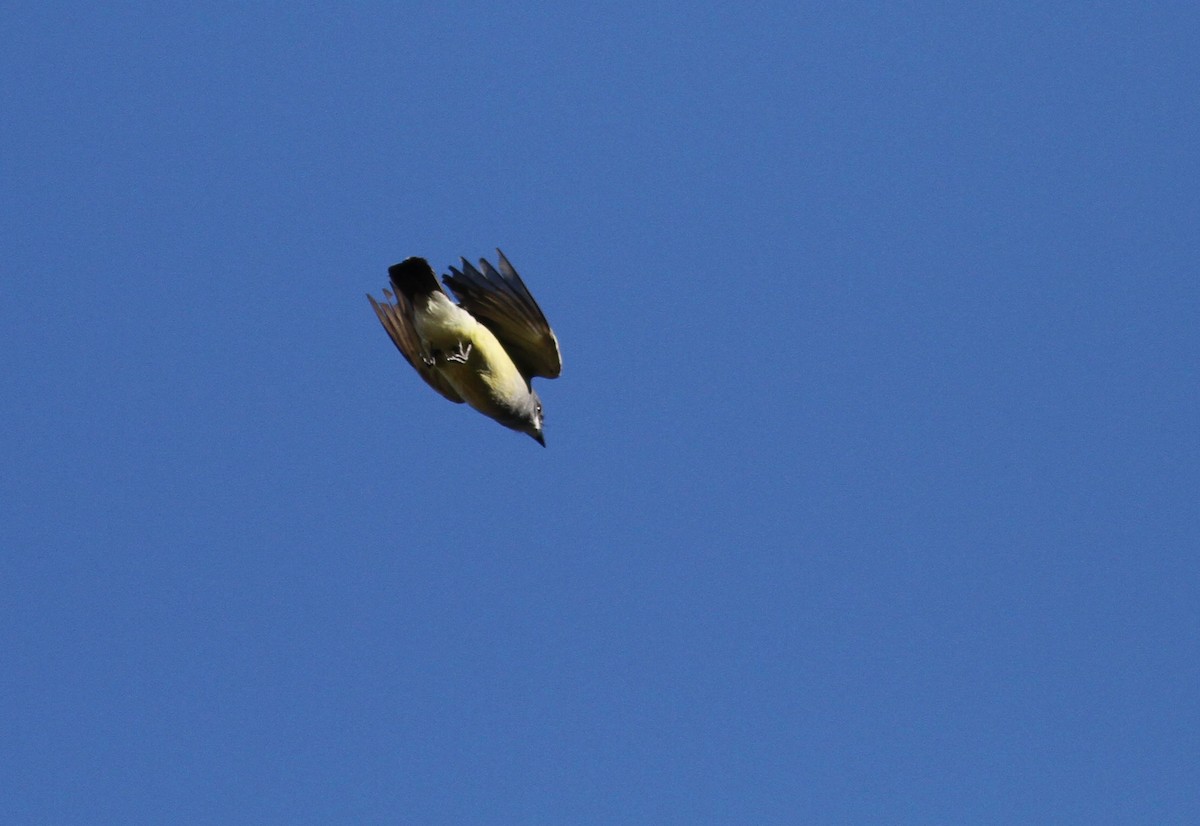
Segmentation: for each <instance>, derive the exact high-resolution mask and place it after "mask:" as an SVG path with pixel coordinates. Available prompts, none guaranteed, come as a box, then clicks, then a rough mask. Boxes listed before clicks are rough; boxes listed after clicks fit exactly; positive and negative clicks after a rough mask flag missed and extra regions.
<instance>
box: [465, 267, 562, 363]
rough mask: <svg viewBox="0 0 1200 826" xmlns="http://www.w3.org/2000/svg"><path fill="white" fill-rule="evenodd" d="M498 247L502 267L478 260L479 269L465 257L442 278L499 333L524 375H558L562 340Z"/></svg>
mask: <svg viewBox="0 0 1200 826" xmlns="http://www.w3.org/2000/svg"><path fill="white" fill-rule="evenodd" d="M496 252H497V254H499V256H500V271H499V272H497V271H496V270H495V268H493V267H492V265H491V264H489V263H488V262H487V261H486V260H484V259H480V260H479V265H480V267H482V268H483V272H480V271H479V270H477V269H475V268H474V267H473V266H471V264H470V263H469V262H468V261H467V259H465V258H464V259H462V271H461V272H460V271H459V270H456V269H455V268H454V267H451V268H450V273H451V274H450V275H446V276H443V277H442V280H443V281H445V282H446V286H448V287H449V288H450V290H451V291H452V292H453V293H454V295H455V296H457V297H458V300H459V301H460V302H462V306H463V307H464V308H465V309H466V310H467V312H469V313H470V314H471V315H473V316H475V318H477V319H478V320H479V321H480V322H482V323H483V324H484V325H485V326H486V327H487V328H488V329H489V330H491V331H492V332H493V333H495V334H496V338H498V339H499V340H500V343H501V344H503V345H504V349H505V350H507V351H508V354H509V356H511V357H512V360H513V363H514V364H516V365H517V369H518V370H520V371H521V373H522V375H524V376H527V377H529V376H544V377H545V378H548V379H553V378H557V377H558V374H559V373H561V372H562V354H561V353H560V352H559V349H558V339H557V338H555V336H554V331H553V330H551V329H550V325H549V323H547V321H546V316H544V315H542V310H541V308H540V307H538V305H537V302H536V301H534V300H533V296H532V295H530V294H529V290H528V289H526V288H525V283H524V282H523V281H521V276H519V275H517V271H516V270H514V269H513V267H512V264H510V263H508V259H507V258H505V257H504V253H502V252H500V250H496Z"/></svg>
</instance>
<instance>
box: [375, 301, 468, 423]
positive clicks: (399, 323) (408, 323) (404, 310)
mask: <svg viewBox="0 0 1200 826" xmlns="http://www.w3.org/2000/svg"><path fill="white" fill-rule="evenodd" d="M383 294H384V296H385V299H384V303H383V304H380V303H379V302H377V301H376V300H375V298H374V297H373V296H370V295H368V296H367V300H368V301H370V302H371V306H372V307H374V308H375V315H377V316H379V322H380V323H381V324H383V329H385V330H387V334H388V335H389V336H391V338H392V341H393V342H394V343H395V345H396V349H397V350H399V351H400V355H402V356H404V360H405V361H407V362H408V363H409V364H411V365H412V366H413V369H414V370H416V371H417V372H418V373H419V374H420V375H421V378H423V379H425V381H426V382H428V383H429V386H430V387H432V388H433V389H434V390H436V391H438V392H439V393H441V394H442V395H443V396H445V397H446V398H447V399H449V400H450V401H452V402H455V403H457V404H461V403H462V396H460V395H458V393H456V392H455V391H454V388H453V387H451V386H450V384H449V382H447V381H446V379H445V378H444V377H443V376H442V374H441V373H439V372H437V371H436V370H431V369H430V368H429V366H428V365H426V364H425V362H424V361H422V360H421V341H420V339H419V338H417V331H416V329H414V327H413V322H412V317H413V308H412V304H410V303H409V301H408V299H407V298H405V297H404V294H403V293H400V292H397V293H396V294H395V295H392V292H391V290H384V291H383ZM389 301H395V302H396V303H395V304H391V303H388V302H389Z"/></svg>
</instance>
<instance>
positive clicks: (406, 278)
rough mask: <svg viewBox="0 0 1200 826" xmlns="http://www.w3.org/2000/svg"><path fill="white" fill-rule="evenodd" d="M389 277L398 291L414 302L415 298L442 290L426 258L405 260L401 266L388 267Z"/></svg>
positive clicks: (414, 257)
mask: <svg viewBox="0 0 1200 826" xmlns="http://www.w3.org/2000/svg"><path fill="white" fill-rule="evenodd" d="M388 275H390V276H391V277H392V285H393V286H395V288H396V291H397V292H399V293H402V294H403V295H404V297H405V298H407V299H408V300H409V301H412V300H413V296H417V295H426V294H427V293H431V292H439V291H441V289H442V287H441V285H440V284H438V280H437V275H436V274H434V272H433V268H432V267H430V266H429V262H428V261H426V260H425V259H424V258H418V257H416V256H413V257H412V258H405V259H404V260H403V261H401V262H400V263H399V264H393V265H392V266H390V267H388Z"/></svg>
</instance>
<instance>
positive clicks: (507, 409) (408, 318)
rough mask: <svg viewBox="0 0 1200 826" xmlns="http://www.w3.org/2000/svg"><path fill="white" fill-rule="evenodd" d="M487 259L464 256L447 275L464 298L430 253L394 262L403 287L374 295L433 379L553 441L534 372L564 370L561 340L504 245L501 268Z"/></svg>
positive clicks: (395, 278) (504, 420)
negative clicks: (473, 261) (440, 274)
mask: <svg viewBox="0 0 1200 826" xmlns="http://www.w3.org/2000/svg"><path fill="white" fill-rule="evenodd" d="M480 265H481V267H482V272H480V271H479V270H476V269H475V268H474V267H472V266H471V265H470V264H468V263H467V262H466V260H465V259H463V269H462V271H461V272H460V271H458V270H456V269H454V268H451V271H452V273H453V275H449V276H446V277H445V281H446V284H447V285H448V286H449V287H450V289H451V290H453V291H454V293H455V295H456V296H458V298H459V300H460V301H461V302H462V303H461V304H455V303H454V302H452V301H451V300H450V297H449V296H447V295H446V293H445V291H444V290H442V288H441V285H440V284H438V281H437V277H436V276H435V275H434V273H433V270H432V269H431V268H430V266H429V263H428V262H427V261H425V259H423V258H408V259H405V260H404V261H402V262H401V263H399V264H396V265H395V266H393V267H391V268H390V269H389V270H388V273H389V275H390V276H391V280H392V286H393V287H394V288H395V294H394V295H393V294H391V293H389V292H388V291H387V290H385V291H384V295H385V296H387V297H388V298H393V299H394V300H395V302H396V303H395V304H391V303H386V302H385V303H383V304H380V303H378V302H376V301H375V299H374V298H372V297H371V296H368V298H369V299H370V301H371V305H372V306H373V307H374V308H375V312H376V314H377V315H378V316H379V320H380V322H382V323H383V326H384V329H386V330H387V332H388V335H390V336H391V338H392V341H393V342H395V344H396V347H397V348H398V349H399V350H400V352H401V354H403V355H404V357H405V359H407V360H408V362H409V364H411V365H412V366H413V368H414V369H416V371H417V372H418V373H419V374H420V375H421V377H422V378H424V379H425V381H426V382H428V383H429V384H430V386H432V387H433V388H434V389H435V390H437V391H438V392H439V393H441V394H442V395H443V396H445V397H446V398H448V399H450V400H451V401H453V402H466V403H467V404H469V405H470V406H471V407H473V408H475V409H476V410H478V411H479V412H480V413H483V414H484V415H485V416H488V417H490V418H492V419H495V420H496V421H498V422H500V423H501V424H503V425H504V426H505V427H509V428H512V429H513V430H518V431H520V432H523V433H528V434H529V435H530V436H532V437H533V438H534V439H536V440H537V441H538V442H539V443H541V444H542V445H545V440H544V437H543V435H542V403H541V399H539V398H538V395H537V393H536V392H534V391H533V388H532V387H531V386H530V380H531V379H532V378H533V376H545V377H547V378H554V377H556V376H557V375H558V374H559V371H560V370H561V369H562V357H561V356H560V354H559V350H558V340H557V339H556V338H555V336H554V333H553V331H552V330H551V329H550V326H549V325H548V324H547V323H546V319H545V316H543V315H542V311H541V309H540V308H539V307H538V306H537V303H536V302H535V301H534V300H533V296H531V295H530V294H529V291H528V290H527V289H526V288H525V285H524V283H523V282H522V281H521V278H520V276H518V275H517V273H516V271H515V270H514V269H513V268H512V265H511V264H509V263H508V260H507V259H506V258H505V257H504V254H503V253H500V269H499V271H497V270H496V269H494V268H493V267H492V266H491V265H490V264H488V262H487V261H485V260H481V261H480Z"/></svg>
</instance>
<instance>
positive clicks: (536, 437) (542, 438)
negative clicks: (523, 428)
mask: <svg viewBox="0 0 1200 826" xmlns="http://www.w3.org/2000/svg"><path fill="white" fill-rule="evenodd" d="M532 435H533V440H534V441H535V442H537V443H538V444H539V445H541V446H542V447H545V446H546V437H545V436H543V435H542V434H541V433H534V434H532Z"/></svg>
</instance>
